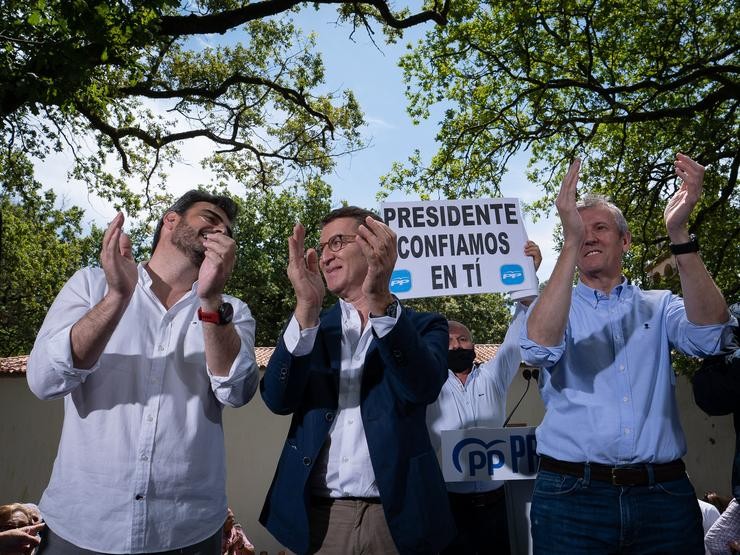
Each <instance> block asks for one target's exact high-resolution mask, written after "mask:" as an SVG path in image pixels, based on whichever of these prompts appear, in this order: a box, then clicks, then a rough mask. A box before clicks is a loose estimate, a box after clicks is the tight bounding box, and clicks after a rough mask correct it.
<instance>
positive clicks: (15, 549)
mask: <svg viewBox="0 0 740 555" xmlns="http://www.w3.org/2000/svg"><path fill="white" fill-rule="evenodd" d="M45 526H46V524H45V523H43V522H39V523H37V524H32V525H30V526H23V527H21V528H11V529H10V530H4V531H2V532H0V553H33V550H34V549H35V548H36V546H38V545H39V544H40V543H41V538H40V537H39V535H38V533H39V532H40V531H41V530H42V529H43V528H44V527H45Z"/></svg>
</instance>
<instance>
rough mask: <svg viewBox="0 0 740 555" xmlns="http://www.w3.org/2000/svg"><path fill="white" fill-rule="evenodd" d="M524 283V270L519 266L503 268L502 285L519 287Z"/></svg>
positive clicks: (509, 265) (505, 265) (505, 266)
mask: <svg viewBox="0 0 740 555" xmlns="http://www.w3.org/2000/svg"><path fill="white" fill-rule="evenodd" d="M523 282H524V269H523V268H522V267H521V266H520V265H519V264H504V265H503V266H501V283H503V284H504V285H517V284H519V283H523Z"/></svg>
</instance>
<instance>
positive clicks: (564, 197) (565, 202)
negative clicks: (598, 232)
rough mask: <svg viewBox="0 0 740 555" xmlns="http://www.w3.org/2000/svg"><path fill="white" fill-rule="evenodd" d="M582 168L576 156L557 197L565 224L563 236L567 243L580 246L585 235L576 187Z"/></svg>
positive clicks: (556, 200) (560, 213)
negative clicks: (577, 204) (577, 203)
mask: <svg viewBox="0 0 740 555" xmlns="http://www.w3.org/2000/svg"><path fill="white" fill-rule="evenodd" d="M580 170H581V159H580V158H576V159H575V160H573V163H572V164H571V165H570V167H569V168H568V171H567V173H566V174H565V177H564V178H563V184H562V185H561V186H560V192H559V193H558V197H557V199H555V207H556V208H557V210H558V215H559V216H560V221H561V223H562V224H563V237H564V240H565V242H566V243H571V244H574V245H576V246H578V247H580V245H581V243H582V242H583V237H584V233H585V231H584V226H583V219H581V215H580V213H579V212H578V209H577V208H576V189H577V187H576V186H577V185H578V174H579V172H580Z"/></svg>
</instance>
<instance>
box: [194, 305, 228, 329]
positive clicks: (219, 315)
mask: <svg viewBox="0 0 740 555" xmlns="http://www.w3.org/2000/svg"><path fill="white" fill-rule="evenodd" d="M233 317H234V308H233V307H232V306H231V303H226V302H223V303H221V305H220V306H219V307H218V311H215V312H213V311H210V310H203V308H201V307H198V320H200V321H201V322H208V323H210V324H216V325H218V326H224V325H226V324H228V323H229V322H231V320H232V319H233Z"/></svg>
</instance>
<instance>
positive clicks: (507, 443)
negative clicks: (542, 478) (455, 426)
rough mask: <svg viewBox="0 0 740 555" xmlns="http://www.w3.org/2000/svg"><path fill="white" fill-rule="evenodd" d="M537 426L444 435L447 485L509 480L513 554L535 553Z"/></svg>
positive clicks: (444, 463)
mask: <svg viewBox="0 0 740 555" xmlns="http://www.w3.org/2000/svg"><path fill="white" fill-rule="evenodd" d="M534 431H535V427H534V426H531V427H522V428H468V429H467V430H449V431H444V432H442V453H441V454H442V460H441V461H440V463H441V466H442V474H443V475H444V479H445V481H446V482H469V481H475V482H479V481H484V480H505V481H506V483H505V484H504V488H506V513H507V517H508V521H509V541H510V544H511V553H512V555H525V554H530V553H532V536H531V534H530V521H529V507H530V505H531V500H532V491H533V489H534V479H535V478H536V477H537V440H536V439H535V433H534Z"/></svg>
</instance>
